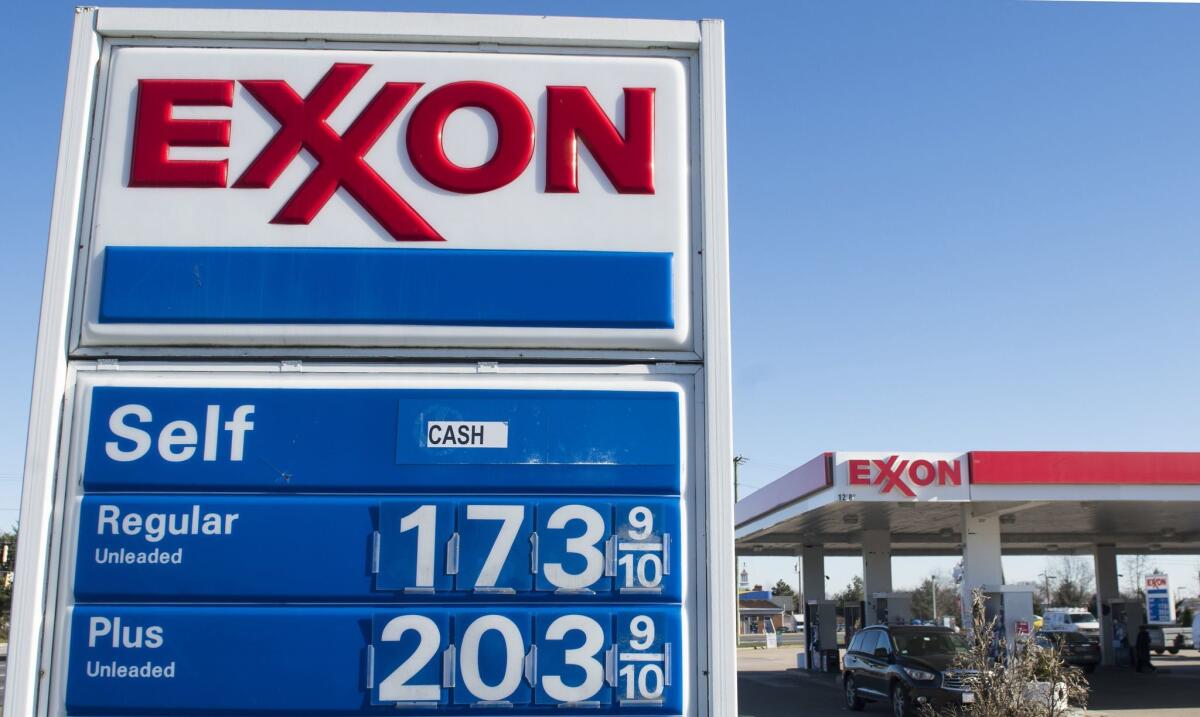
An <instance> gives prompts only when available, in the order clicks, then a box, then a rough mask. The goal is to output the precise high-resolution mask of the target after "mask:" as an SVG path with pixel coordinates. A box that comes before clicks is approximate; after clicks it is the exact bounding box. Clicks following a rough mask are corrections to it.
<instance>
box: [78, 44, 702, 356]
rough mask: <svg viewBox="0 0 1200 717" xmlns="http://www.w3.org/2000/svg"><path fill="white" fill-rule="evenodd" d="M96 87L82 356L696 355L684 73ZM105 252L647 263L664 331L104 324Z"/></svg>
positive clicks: (283, 65) (609, 65) (686, 68)
mask: <svg viewBox="0 0 1200 717" xmlns="http://www.w3.org/2000/svg"><path fill="white" fill-rule="evenodd" d="M102 67H103V68H105V69H106V70H107V72H106V73H105V74H104V81H103V83H102V85H101V91H100V94H99V96H98V100H97V110H96V112H97V114H98V117H99V120H100V121H99V123H98V125H97V126H98V128H100V134H99V137H98V140H97V143H96V150H97V151H96V152H95V158H96V159H95V167H94V170H93V171H92V173H91V174H92V177H93V179H92V180H91V182H92V186H91V187H90V191H91V194H92V197H93V200H92V204H91V207H90V212H91V216H90V217H89V218H88V220H87V221H86V222H85V227H86V229H85V232H86V233H87V234H86V235H85V237H84V239H85V245H86V247H87V257H86V262H87V272H88V279H87V281H86V282H85V283H84V284H83V290H84V306H83V319H84V320H83V322H82V333H81V336H80V343H81V345H84V346H89V345H96V346H102V345H114V344H117V345H138V344H163V343H167V344H171V343H190V344H201V345H203V344H217V343H220V344H230V343H235V344H236V343H244V344H262V343H267V344H276V345H288V344H295V343H297V342H300V343H304V342H307V343H317V344H336V345H340V346H354V345H361V346H372V345H381V344H382V345H401V346H446V345H479V346H506V347H507V346H529V347H538V346H563V345H568V346H576V347H579V348H617V349H651V348H654V349H660V350H668V351H670V350H675V351H691V350H694V349H695V348H696V346H695V343H694V335H693V331H692V306H693V289H694V284H695V283H696V279H695V276H694V268H695V261H694V257H696V256H697V253H696V252H695V251H693V250H692V249H693V248H694V247H693V244H694V243H695V241H696V240H697V237H696V236H695V235H694V233H693V230H692V217H693V215H694V211H693V209H694V208H693V203H692V199H691V194H692V185H691V182H692V174H691V168H692V167H693V166H694V165H695V164H696V162H697V155H696V152H697V151H698V148H697V147H696V145H695V143H693V142H691V141H690V138H691V137H692V134H693V131H692V122H693V119H692V118H693V116H694V114H695V111H694V109H693V103H692V102H691V100H690V98H691V97H692V96H693V92H694V89H693V87H694V81H695V80H694V78H693V77H692V73H693V72H694V70H693V69H692V66H691V65H689V63H688V62H687V60H686V59H683V58H679V57H672V56H670V55H667V54H664V55H662V56H653V55H651V56H645V55H642V56H632V55H630V56H622V55H614V54H608V55H605V54H590V53H589V54H572V53H570V52H561V53H544V54H540V53H479V52H470V53H468V52H423V51H411V50H409V51H395V50H391V51H362V50H353V51H352V50H325V49H320V50H314V49H267V48H213V47H155V46H129V47H114V48H112V50H111V51H110V52H109V53H108V54H107V56H106V58H105V62H104V64H103V66H102ZM110 246H120V247H190V248H197V247H231V246H232V247H237V246H246V247H304V248H322V247H334V248H347V249H350V248H376V249H379V248H388V247H393V248H402V249H404V248H406V249H413V248H419V249H431V250H463V249H466V250H508V251H511V250H551V251H553V250H558V251H564V250H565V251H578V252H638V253H661V254H666V255H669V256H670V257H671V272H670V284H669V286H667V287H666V289H665V290H666V291H668V292H669V293H670V305H671V307H672V314H673V316H672V322H671V323H672V324H673V325H672V326H669V327H661V328H660V327H655V328H648V329H638V330H629V329H619V328H618V329H614V328H594V327H589V326H588V325H587V324H586V323H584V324H581V325H580V326H578V327H567V328H564V327H561V326H558V327H553V328H540V327H538V326H537V325H532V326H518V327H514V326H488V325H480V326H475V327H469V328H462V327H455V328H453V329H447V328H446V327H444V326H437V325H410V324H405V325H390V326H381V325H377V324H371V323H359V324H358V325H354V326H349V325H341V326H322V325H319V324H318V325H307V326H304V327H303V329H302V330H301V329H299V328H298V327H296V326H284V327H273V326H270V325H264V324H244V325H237V323H236V322H235V323H233V324H232V325H231V324H205V323H203V322H200V323H196V322H180V323H178V324H175V325H164V324H155V325H146V324H136V323H121V322H112V321H102V320H100V316H101V315H100V305H101V292H102V291H103V284H104V282H103V278H104V274H103V265H104V257H105V249H106V248H107V247H110ZM199 280H203V277H201V279H199ZM340 288H342V287H329V289H328V290H329V291H338V290H339V289H340ZM346 290H351V291H352V290H353V289H352V288H349V289H346Z"/></svg>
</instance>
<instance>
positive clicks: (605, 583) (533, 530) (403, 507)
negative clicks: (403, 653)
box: [377, 497, 681, 600]
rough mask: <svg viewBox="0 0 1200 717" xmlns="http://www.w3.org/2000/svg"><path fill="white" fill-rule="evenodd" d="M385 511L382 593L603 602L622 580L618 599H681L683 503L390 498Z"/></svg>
mask: <svg viewBox="0 0 1200 717" xmlns="http://www.w3.org/2000/svg"><path fill="white" fill-rule="evenodd" d="M379 514H380V527H379V555H380V556H381V557H380V561H379V566H378V568H379V577H378V582H377V585H378V589H379V590H381V591H384V590H401V591H404V592H405V593H406V594H407V593H412V592H417V593H419V592H421V591H424V592H430V591H434V592H437V593H438V594H439V595H444V596H446V597H460V596H465V595H480V594H487V595H495V596H505V595H523V596H531V597H547V596H552V595H553V596H559V597H564V596H565V597H601V598H603V597H612V596H613V592H614V588H613V584H614V582H613V580H614V579H613V576H614V575H615V576H617V584H618V586H619V587H618V589H617V594H619V595H637V596H639V597H640V599H647V600H678V599H679V598H680V590H681V580H680V576H679V571H678V570H677V569H676V570H672V561H673V560H678V558H677V557H676V556H675V555H673V553H672V545H675V544H676V543H677V538H678V536H679V533H680V517H679V499H678V498H651V497H648V498H644V499H623V500H621V501H618V502H616V503H613V502H609V501H605V500H599V499H595V498H590V497H589V498H580V499H575V500H567V499H561V498H488V497H479V498H471V499H450V498H444V499H443V498H430V499H428V500H424V499H412V500H397V501H391V500H385V501H382V502H381V503H380V507H379ZM614 516H615V517H614ZM675 552H678V551H675ZM431 569H432V570H433V575H432V576H431V575H430V574H429V571H430V570H431ZM418 574H419V575H421V576H422V577H421V578H420V580H418V579H417V577H416V576H417V575H418ZM451 579H453V592H450V593H447V591H448V590H449V589H450V582H451Z"/></svg>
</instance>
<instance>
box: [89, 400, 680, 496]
mask: <svg viewBox="0 0 1200 717" xmlns="http://www.w3.org/2000/svg"><path fill="white" fill-rule="evenodd" d="M90 412H91V413H90V417H89V422H88V433H87V454H86V466H85V469H84V471H83V483H84V488H85V489H86V490H87V491H88V492H113V491H129V492H153V491H171V492H181V491H187V492H208V491H224V492H236V493H255V492H271V493H306V492H342V493H368V492H369V493H380V492H383V493H439V492H447V491H460V490H461V491H467V492H474V493H493V492H496V491H497V488H498V487H501V488H502V489H503V490H504V491H512V492H533V493H542V492H545V493H567V494H572V493H581V494H582V493H604V494H623V495H637V494H654V495H676V494H678V493H679V486H680V438H681V437H680V430H679V426H680V422H679V419H680V400H679V395H678V394H676V393H674V392H670V391H574V390H564V391H552V390H477V389H470V390H468V389H454V390H452V389H383V388H370V389H367V388H361V389H352V388H338V389H334V388H321V389H312V388H305V389H301V388H273V389H270V388H168V387H115V386H97V387H95V388H93V389H92V394H91V407H90Z"/></svg>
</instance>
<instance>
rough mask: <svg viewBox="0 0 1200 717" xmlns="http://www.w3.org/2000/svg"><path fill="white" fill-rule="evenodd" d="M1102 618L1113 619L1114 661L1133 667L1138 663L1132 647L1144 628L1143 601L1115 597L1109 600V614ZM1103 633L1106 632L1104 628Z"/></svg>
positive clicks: (1117, 663)
mask: <svg viewBox="0 0 1200 717" xmlns="http://www.w3.org/2000/svg"><path fill="white" fill-rule="evenodd" d="M1100 619H1101V620H1112V632H1111V634H1112V654H1113V663H1114V664H1115V665H1118V666H1121V665H1123V666H1126V667H1133V666H1134V665H1135V664H1136V663H1135V662H1134V659H1133V650H1132V649H1131V648H1132V647H1133V645H1134V644H1135V643H1136V642H1137V635H1138V631H1139V630H1141V629H1142V603H1141V601H1140V600H1125V599H1123V598H1113V599H1111V600H1109V601H1108V614H1107V615H1101V616H1100ZM1101 634H1102V635H1103V634H1104V631H1103V630H1101Z"/></svg>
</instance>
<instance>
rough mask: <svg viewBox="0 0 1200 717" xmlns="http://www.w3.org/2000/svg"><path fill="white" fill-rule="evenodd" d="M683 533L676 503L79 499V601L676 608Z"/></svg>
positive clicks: (232, 497)
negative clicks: (621, 601) (639, 603)
mask: <svg viewBox="0 0 1200 717" xmlns="http://www.w3.org/2000/svg"><path fill="white" fill-rule="evenodd" d="M614 515H615V516H616V519H615V520H614ZM630 516H632V518H630ZM460 518H461V520H460ZM631 521H632V522H631ZM533 528H536V532H534V531H533V530H532V529H533ZM614 529H615V532H614ZM678 533H679V507H678V499H676V498H648V499H645V500H642V499H636V500H635V499H628V500H625V499H622V500H621V501H617V502H616V503H615V504H614V503H613V502H609V501H605V500H600V499H593V498H590V497H589V498H579V499H575V500H568V499H564V498H550V497H547V498H511V497H509V498H503V499H497V498H472V499H461V498H459V499H455V498H449V497H445V496H429V497H420V498H403V499H401V498H397V499H394V500H393V499H385V500H380V499H379V498H377V497H371V498H368V497H359V496H343V495H326V496H238V495H217V496H209V495H161V496H153V495H127V494H104V495H86V496H84V497H83V499H82V501H81V503H80V507H79V523H78V534H79V542H78V554H77V557H76V561H75V584H74V588H75V599H76V600H77V601H79V602H171V603H176V602H202V601H222V602H266V601H272V602H299V601H305V602H367V601H379V600H385V601H388V602H393V601H397V602H405V601H415V600H425V599H428V598H429V596H430V595H436V596H437V597H438V599H439V600H441V599H446V600H467V599H471V598H472V597H473V596H476V595H479V594H482V593H487V594H491V595H495V596H497V598H498V599H507V598H506V597H505V596H512V595H518V596H521V597H522V598H524V599H535V600H546V599H557V598H568V599H571V600H580V599H610V598H612V597H613V590H612V585H613V578H612V577H610V576H611V575H613V574H614V572H615V574H616V575H617V581H618V585H619V593H618V594H619V595H621V596H626V595H629V596H634V597H635V599H639V600H649V601H666V600H678V599H679V594H680V593H679V590H680V580H679V571H678V570H672V562H673V561H674V560H676V559H677V557H676V556H675V555H674V554H673V551H672V547H671V546H673V545H674V544H675V542H676V541H675V536H676V535H678ZM534 538H536V540H535V539H534ZM674 552H675V553H677V552H678V551H677V550H676V551H674ZM534 557H536V558H537V562H536V563H535V562H534V561H533V560H532V558H534ZM493 573H494V575H493ZM456 578H457V579H456ZM456 583H457V585H456Z"/></svg>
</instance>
